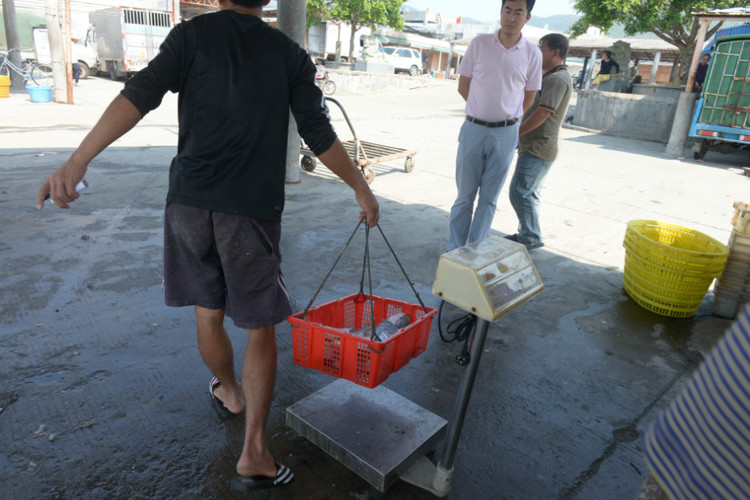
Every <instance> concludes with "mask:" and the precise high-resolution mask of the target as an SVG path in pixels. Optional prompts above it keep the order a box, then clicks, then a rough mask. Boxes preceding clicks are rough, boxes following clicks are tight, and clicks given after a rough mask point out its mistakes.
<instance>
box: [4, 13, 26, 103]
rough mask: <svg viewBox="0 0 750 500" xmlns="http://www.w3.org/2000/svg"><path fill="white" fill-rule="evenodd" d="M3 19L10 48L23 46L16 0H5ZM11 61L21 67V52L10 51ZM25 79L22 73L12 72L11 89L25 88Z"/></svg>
mask: <svg viewBox="0 0 750 500" xmlns="http://www.w3.org/2000/svg"><path fill="white" fill-rule="evenodd" d="M3 21H4V24H5V39H6V40H7V42H8V49H19V48H21V41H20V39H19V38H18V23H17V22H16V3H15V0H3ZM10 62H12V63H13V64H14V65H15V66H18V67H19V68H20V67H21V53H20V52H19V51H17V50H14V51H13V52H11V53H10ZM23 86H24V81H23V78H21V75H19V74H17V73H16V72H15V71H11V72H10V88H11V90H23Z"/></svg>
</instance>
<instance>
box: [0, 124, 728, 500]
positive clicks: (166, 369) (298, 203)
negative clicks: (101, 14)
mask: <svg viewBox="0 0 750 500" xmlns="http://www.w3.org/2000/svg"><path fill="white" fill-rule="evenodd" d="M587 140H593V138H591V139H590V138H587ZM173 151H174V150H173V148H114V149H112V150H108V151H107V152H105V153H103V154H102V155H101V157H100V158H99V159H97V160H96V161H95V162H94V163H93V164H92V166H91V169H90V171H89V174H88V179H89V181H90V182H91V188H90V189H89V190H88V191H87V192H85V193H84V195H83V196H82V198H81V199H80V200H79V201H78V202H77V203H76V204H75V205H74V207H73V208H72V209H71V210H70V211H69V212H67V213H61V212H59V211H55V210H51V211H49V210H45V211H43V212H41V213H39V212H37V211H36V209H35V208H34V206H33V198H34V194H35V192H36V189H37V188H38V185H39V184H40V183H41V181H42V179H43V178H44V177H45V176H46V175H47V174H48V173H49V172H51V171H52V169H53V168H54V167H56V166H57V165H58V164H60V163H61V161H60V160H61V159H63V158H64V157H65V156H66V154H67V152H66V151H53V152H49V154H47V155H45V156H43V157H36V156H33V155H34V154H36V153H35V152H33V151H29V150H12V149H5V150H2V151H0V157H4V158H8V157H10V156H15V157H18V158H21V159H22V160H23V161H20V162H18V166H17V167H11V168H6V169H4V170H3V172H2V175H3V182H2V191H1V192H0V195H1V196H0V216H1V217H2V220H3V221H4V223H3V224H2V226H1V227H0V235H1V237H0V248H2V251H3V259H2V261H1V262H0V294H1V295H0V298H1V299H2V300H0V304H1V305H0V318H1V319H0V335H2V342H1V343H0V386H1V387H2V388H3V389H2V392H0V436H2V442H3V447H2V450H0V476H1V477H3V490H4V493H3V495H7V497H8V498H40V499H41V498H110V497H112V498H182V499H188V498H231V497H232V496H233V494H232V493H231V492H229V487H228V486H229V484H228V483H229V480H230V479H231V477H233V475H234V463H235V460H236V456H237V453H238V452H239V450H240V448H241V437H242V423H241V421H240V420H235V421H228V422H221V421H219V419H218V418H217V416H216V415H215V413H214V412H213V410H212V409H211V407H210V405H209V404H208V396H207V394H206V389H207V385H208V384H207V382H208V380H209V373H208V371H207V369H205V368H204V366H203V364H202V362H201V360H200V356H199V354H198V351H197V347H196V342H195V334H194V326H193V317H192V311H191V310H190V308H180V309H174V308H167V307H165V306H164V305H163V297H162V292H161V289H160V286H161V259H162V254H161V252H162V246H161V237H162V236H161V233H162V229H161V222H162V214H163V205H164V197H165V195H166V185H167V175H168V169H167V168H166V165H168V164H169V159H170V158H171V155H172V154H173ZM377 173H378V174H379V175H380V174H382V175H388V171H387V170H386V169H385V167H384V170H383V171H382V172H380V171H379V172H377ZM376 182H377V181H376ZM381 202H382V212H383V213H384V214H387V217H384V219H383V224H382V226H381V227H382V229H383V231H384V232H385V234H386V236H387V237H388V239H389V241H390V242H391V244H392V246H393V248H394V250H395V251H396V253H397V255H398V256H399V259H400V260H401V262H402V263H403V264H404V267H405V269H406V270H407V273H408V274H409V277H410V278H411V280H412V281H413V282H414V283H415V285H416V288H417V291H418V292H419V294H420V296H421V297H422V298H423V300H425V302H426V303H427V305H430V306H433V307H435V306H437V305H438V302H437V299H436V298H435V297H434V296H432V294H431V293H430V289H431V284H432V279H433V277H434V272H435V267H436V264H437V260H438V257H439V255H440V254H441V253H442V252H444V251H445V248H444V241H445V239H446V236H447V234H446V233H447V226H448V214H447V213H446V212H445V211H443V210H440V209H436V208H434V207H431V206H428V205H425V204H403V203H398V202H395V201H392V200H388V199H385V198H382V197H381ZM357 213H358V209H357V208H356V207H355V205H354V202H353V198H352V196H351V194H350V192H349V190H348V188H346V187H345V186H344V185H343V184H342V183H341V182H339V181H335V180H333V179H331V178H330V173H326V171H323V172H320V173H318V172H316V173H315V174H310V175H308V174H303V179H302V182H301V183H299V184H295V185H289V186H287V206H286V211H285V217H284V223H283V226H282V227H283V237H282V253H283V256H284V264H283V269H284V273H285V277H286V281H287V284H288V287H289V290H290V293H291V296H292V300H293V304H294V308H295V310H301V309H302V308H303V307H304V306H305V304H306V303H307V302H308V301H309V300H310V298H312V295H313V293H314V292H315V290H316V289H317V288H318V286H319V284H320V283H321V281H322V279H323V278H324V276H325V274H326V273H327V272H328V270H329V269H330V266H331V265H332V264H333V260H334V259H335V257H336V256H337V255H338V253H339V252H340V250H341V248H343V245H344V243H345V241H346V239H347V238H348V237H349V234H350V233H351V232H352V230H353V228H354V226H355V225H356V217H357ZM623 232H624V228H623ZM372 240H373V241H372V248H371V254H372V276H373V288H374V292H375V294H377V295H380V296H384V297H389V298H394V299H398V300H404V301H410V302H412V301H414V297H413V294H412V290H411V289H410V287H409V286H408V284H407V283H406V281H405V279H404V278H403V276H402V274H401V271H400V270H399V268H398V266H397V264H396V263H395V261H394V260H393V259H392V257H391V256H390V252H389V251H388V250H387V249H386V247H385V246H384V245H383V243H382V240H381V239H380V237H379V235H375V236H374V237H373V238H372ZM361 241H362V239H361V238H360V239H357V238H355V240H354V243H353V248H352V249H351V251H349V252H347V253H346V254H345V256H344V258H343V259H342V261H341V263H340V264H339V265H338V266H337V267H336V269H335V270H334V272H333V273H332V275H331V278H329V280H328V282H327V284H326V286H325V287H324V288H323V290H322V292H321V294H320V295H319V297H318V299H317V301H316V304H320V303H324V302H326V301H328V300H331V299H334V298H339V297H341V296H344V295H348V294H350V293H354V292H356V291H358V290H359V279H360V275H361V263H362V257H361V256H362V253H361V252H362V246H361ZM533 258H534V261H535V264H536V266H537V268H538V270H539V273H540V275H541V277H542V280H543V282H544V285H545V289H544V291H543V292H542V294H541V295H539V296H537V297H535V298H534V299H532V300H531V301H529V302H528V303H527V304H525V305H523V306H522V307H520V308H519V309H516V310H514V311H513V312H511V313H509V314H508V315H506V316H505V317H503V318H501V319H500V320H499V321H497V322H496V323H494V324H493V325H492V326H491V327H490V331H489V335H488V338H487V342H486V345H485V350H484V353H483V355H482V362H481V366H480V368H479V373H478V376H477V380H476V383H475V388H474V393H473V396H472V400H471V403H470V405H469V409H468V414H467V417H466V420H465V423H464V427H463V432H462V435H461V440H460V442H459V446H458V450H457V455H456V463H455V473H454V476H453V489H452V492H451V494H450V495H449V498H452V499H466V500H469V499H472V500H475V499H522V498H549V499H552V498H558V499H585V498H613V499H614V498H623V499H625V498H627V499H629V498H632V497H633V496H634V494H635V492H636V491H637V490H638V488H639V486H640V484H641V483H642V482H643V480H644V478H645V476H646V474H647V468H646V465H645V463H644V461H643V459H642V457H641V448H640V436H641V434H642V432H643V431H644V429H645V427H646V426H647V425H648V423H649V422H650V421H651V420H652V419H653V417H654V413H655V411H657V410H658V409H659V408H661V407H663V406H664V405H665V404H667V403H668V402H669V400H670V398H671V396H672V395H673V394H674V391H675V388H676V387H678V386H679V384H680V383H681V381H683V380H684V379H685V377H686V375H687V374H688V373H689V372H690V370H691V369H693V368H694V367H695V365H696V363H697V362H699V360H700V359H701V353H700V350H699V349H698V348H697V347H696V346H695V344H694V342H695V339H696V337H700V338H701V339H702V342H703V343H704V345H705V346H710V345H711V344H712V343H713V342H714V341H715V339H716V338H718V336H720V335H721V333H723V331H724V329H725V328H726V326H728V323H729V322H728V321H722V320H717V319H716V318H714V317H712V316H710V314H709V312H710V299H711V295H710V294H709V295H708V296H707V297H706V300H705V301H704V303H703V305H702V307H701V309H700V310H699V312H698V314H697V315H696V316H695V317H693V318H690V319H685V320H673V319H667V318H663V317H660V316H657V315H654V314H652V313H649V312H647V311H645V310H643V309H642V308H640V307H639V306H637V305H636V304H635V303H633V302H632V301H631V300H630V299H629V298H628V297H627V296H626V295H625V294H624V292H623V290H622V273H621V271H620V270H619V269H615V268H607V267H600V266H595V265H591V264H588V263H582V262H578V261H576V260H574V259H573V258H569V257H565V256H561V255H558V254H555V253H553V252H551V251H549V252H548V251H546V250H545V249H541V250H537V251H535V252H534V253H533ZM458 314H459V313H458V311H456V310H455V308H450V307H448V308H447V309H446V310H445V311H444V318H443V322H442V326H443V327H445V325H446V324H447V323H448V322H449V321H450V320H451V319H453V318H455V317H456V316H457V315H458ZM227 329H228V331H229V332H230V335H231V336H232V338H233V339H234V341H235V342H236V344H235V346H236V349H235V359H236V360H237V363H239V362H240V360H241V356H242V350H243V347H244V333H243V332H241V331H239V330H238V329H236V328H235V327H234V326H232V325H231V323H230V322H229V321H227ZM277 339H278V345H279V373H278V377H277V382H276V393H275V399H274V402H273V409H272V412H271V415H270V419H269V428H268V430H269V433H268V436H269V442H270V448H271V450H272V452H273V453H274V454H275V455H276V457H277V458H278V459H279V460H281V461H282V462H284V463H286V464H287V465H289V466H290V467H291V468H292V469H293V470H294V472H295V474H296V477H297V479H296V481H295V483H293V484H292V485H290V486H287V487H285V488H283V489H279V490H278V491H267V492H259V493H257V494H251V495H246V496H245V497H246V498H247V497H249V498H264V499H274V498H278V499H282V498H284V499H286V498H305V499H321V500H323V499H327V500H339V499H341V500H344V499H346V500H349V499H352V498H355V499H356V498H367V497H368V496H369V494H370V492H371V490H370V487H369V486H368V484H367V483H366V482H364V481H363V480H362V479H360V478H359V477H358V476H356V475H354V474H353V473H351V472H349V471H348V470H347V469H345V468H344V467H342V466H341V465H339V464H338V463H337V462H336V461H335V460H333V459H332V458H330V457H329V456H328V455H326V454H325V453H324V452H322V451H321V450H319V449H318V448H316V447H315V446H313V445H312V444H310V443H309V442H307V441H305V440H303V439H301V438H299V437H297V436H295V435H294V433H293V432H292V431H290V430H289V429H288V428H286V427H285V425H284V410H285V408H286V407H287V406H289V405H291V404H293V403H295V402H297V401H299V400H300V399H302V398H304V397H306V396H308V395H309V394H311V393H313V392H315V391H316V390H318V389H320V388H321V387H323V386H325V385H327V384H328V383H330V382H332V381H333V379H332V378H331V377H329V376H327V375H324V374H322V373H319V372H316V371H312V370H309V369H305V368H301V367H299V366H297V365H294V364H293V362H292V335H291V329H290V327H289V325H288V324H286V323H284V324H281V325H279V326H278V328H277ZM458 352H459V346H458V345H457V344H455V343H453V344H447V343H445V342H443V341H442V340H441V339H440V336H439V334H438V325H437V321H434V322H433V329H432V332H431V338H430V342H429V345H428V348H427V351H426V352H425V353H424V354H422V355H421V356H420V357H418V358H416V359H414V360H412V361H411V362H410V363H409V364H408V365H407V366H406V367H404V368H403V369H402V370H401V371H399V372H398V373H395V374H393V375H392V376H391V377H390V378H389V379H388V380H387V381H386V382H385V386H386V387H388V388H389V389H391V390H393V391H394V392H396V393H398V394H401V395H402V396H404V397H406V398H408V399H410V400H412V401H414V402H415V403H417V404H419V405H421V406H423V407H425V408H426V409H428V410H430V411H431V412H434V413H436V414H438V415H440V416H442V417H444V418H446V419H450V418H451V412H452V408H453V402H454V399H455V395H456V389H457V386H458V382H459V380H460V376H461V373H462V368H461V367H459V366H457V365H456V364H455V363H454V358H455V356H456V354H458ZM238 366H239V364H238ZM440 452H441V450H440V449H439V450H437V456H438V457H439V455H440ZM383 497H384V498H388V499H428V498H434V497H433V496H432V495H430V494H428V493H426V492H424V491H421V490H419V489H417V488H415V487H412V486H410V485H407V484H405V483H403V482H400V481H399V482H397V483H396V484H395V485H394V486H393V487H391V488H390V489H389V490H388V491H387V492H386V494H385V495H384V496H383Z"/></svg>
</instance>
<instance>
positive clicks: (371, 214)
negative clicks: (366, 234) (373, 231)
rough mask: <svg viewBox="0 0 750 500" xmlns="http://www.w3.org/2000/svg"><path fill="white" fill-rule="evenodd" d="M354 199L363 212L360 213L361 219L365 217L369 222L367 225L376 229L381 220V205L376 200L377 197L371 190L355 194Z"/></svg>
mask: <svg viewBox="0 0 750 500" xmlns="http://www.w3.org/2000/svg"><path fill="white" fill-rule="evenodd" d="M354 198H355V199H356V200H357V203H358V204H359V206H360V208H361V209H362V211H361V212H360V213H359V218H360V219H362V217H364V218H365V219H366V221H367V225H368V226H370V227H375V226H376V225H377V224H378V220H379V219H380V205H379V204H378V200H376V199H375V195H373V194H372V191H370V190H369V189H368V190H367V191H362V192H358V193H355V195H354Z"/></svg>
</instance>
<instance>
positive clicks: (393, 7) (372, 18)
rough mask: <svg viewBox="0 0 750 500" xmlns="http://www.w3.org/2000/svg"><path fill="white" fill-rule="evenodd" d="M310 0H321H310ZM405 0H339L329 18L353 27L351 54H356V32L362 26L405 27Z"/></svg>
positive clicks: (373, 27)
mask: <svg viewBox="0 0 750 500" xmlns="http://www.w3.org/2000/svg"><path fill="white" fill-rule="evenodd" d="M310 1H320V0H308V5H309V2H310ZM402 3H404V0H338V1H337V2H336V3H335V4H334V5H333V7H332V8H331V9H330V11H329V19H332V20H334V21H342V22H346V23H348V24H349V26H351V28H352V34H351V37H349V54H350V55H351V54H354V40H355V34H356V32H357V30H358V29H360V28H365V27H368V28H372V29H376V28H377V27H378V26H390V27H391V28H394V29H398V30H400V29H403V27H404V20H403V19H402V18H401V4H402Z"/></svg>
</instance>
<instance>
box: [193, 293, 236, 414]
mask: <svg viewBox="0 0 750 500" xmlns="http://www.w3.org/2000/svg"><path fill="white" fill-rule="evenodd" d="M195 323H196V327H197V330H198V349H199V350H200V353H201V357H203V362H204V363H206V366H207V367H208V369H209V370H211V373H213V374H214V376H215V377H216V378H218V379H219V383H220V384H221V385H220V386H218V387H217V388H216V389H215V390H214V396H216V398H218V399H219V401H221V402H222V403H224V406H226V407H227V409H228V410H229V411H231V412H232V413H241V412H242V409H243V408H244V400H243V396H242V387H241V386H240V384H239V383H238V382H237V379H236V378H235V375H234V353H233V351H232V340H231V339H230V338H229V335H227V331H226V330H225V329H224V309H206V308H203V307H198V306H195Z"/></svg>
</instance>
